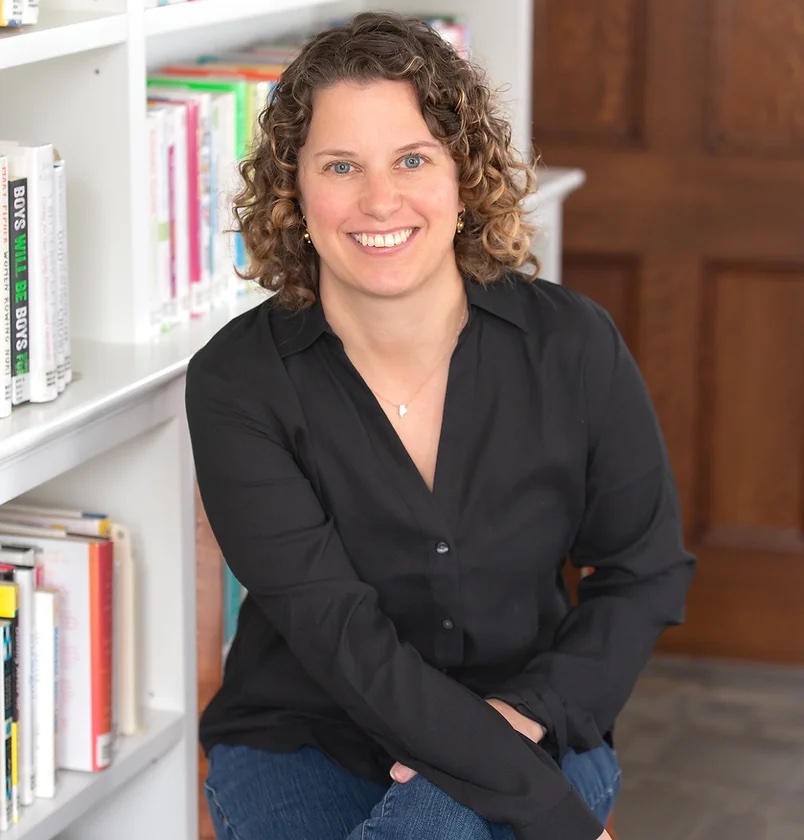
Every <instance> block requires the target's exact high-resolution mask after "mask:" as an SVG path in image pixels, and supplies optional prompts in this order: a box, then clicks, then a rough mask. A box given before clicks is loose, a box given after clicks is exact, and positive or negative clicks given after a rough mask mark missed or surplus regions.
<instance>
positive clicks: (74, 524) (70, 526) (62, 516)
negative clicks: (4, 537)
mask: <svg viewBox="0 0 804 840" xmlns="http://www.w3.org/2000/svg"><path fill="white" fill-rule="evenodd" d="M0 521H4V522H12V523H15V522H16V523H19V524H20V525H33V526H36V527H39V528H53V529H55V530H59V531H65V532H66V533H68V534H78V535H83V536H86V537H109V536H111V534H112V522H111V520H110V519H109V517H108V515H107V514H105V513H92V512H90V511H85V510H71V509H70V508H56V507H47V506H40V505H25V504H18V503H16V502H7V503H6V504H4V505H0Z"/></svg>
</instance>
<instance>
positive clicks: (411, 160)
mask: <svg viewBox="0 0 804 840" xmlns="http://www.w3.org/2000/svg"><path fill="white" fill-rule="evenodd" d="M423 162H424V161H423V160H422V156H421V155H407V156H406V157H404V158H402V165H403V166H404V168H405V169H418V168H419V167H420V166H421V165H422V163H423Z"/></svg>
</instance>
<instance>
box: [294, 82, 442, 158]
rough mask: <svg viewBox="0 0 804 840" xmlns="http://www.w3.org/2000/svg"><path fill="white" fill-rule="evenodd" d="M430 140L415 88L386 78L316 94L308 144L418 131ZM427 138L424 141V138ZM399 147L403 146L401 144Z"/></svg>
mask: <svg viewBox="0 0 804 840" xmlns="http://www.w3.org/2000/svg"><path fill="white" fill-rule="evenodd" d="M422 131H423V132H424V135H423V137H430V136H431V135H430V131H429V130H428V128H427V123H426V122H425V120H424V117H423V116H422V112H421V109H420V107H419V103H418V101H417V99H416V94H415V91H414V89H413V86H412V85H410V84H409V83H408V82H395V81H388V80H385V79H382V80H377V81H371V82H337V83H335V84H333V85H329V86H327V87H325V88H319V89H318V90H316V91H315V92H314V93H313V114H312V119H311V121H310V128H309V132H308V136H307V141H308V142H312V143H315V142H317V141H322V142H327V143H329V142H331V140H333V139H334V138H335V137H342V138H344V139H352V140H354V141H357V140H369V139H371V138H378V137H388V138H391V137H393V136H394V135H396V139H397V140H402V141H404V140H407V139H413V138H408V137H406V136H405V137H399V134H400V132H402V133H404V134H407V133H409V132H416V133H419V134H421V132H422ZM420 139H423V138H420ZM397 145H399V144H398V143H397Z"/></svg>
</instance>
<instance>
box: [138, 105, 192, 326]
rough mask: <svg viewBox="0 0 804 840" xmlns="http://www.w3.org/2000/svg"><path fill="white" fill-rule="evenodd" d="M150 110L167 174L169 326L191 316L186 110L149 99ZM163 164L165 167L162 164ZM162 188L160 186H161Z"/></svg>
mask: <svg viewBox="0 0 804 840" xmlns="http://www.w3.org/2000/svg"><path fill="white" fill-rule="evenodd" d="M148 108H149V111H150V112H161V113H162V115H163V118H164V119H163V122H164V126H163V131H164V148H163V150H162V152H161V154H162V155H163V156H164V158H163V160H161V161H160V162H159V165H160V166H161V167H162V168H163V175H162V177H165V176H166V179H165V181H166V184H165V186H166V195H167V219H168V225H167V232H168V253H169V262H168V268H169V284H168V285H167V287H166V288H165V296H166V300H165V321H166V323H167V324H168V325H172V324H176V323H180V322H185V321H187V320H189V317H190V240H189V221H190V207H189V183H188V180H189V173H188V170H187V155H188V149H187V147H188V133H187V111H186V109H185V108H184V107H183V105H181V104H176V103H173V102H165V101H163V102H157V101H155V100H152V99H149V100H148ZM165 164H166V166H165ZM160 188H161V185H160Z"/></svg>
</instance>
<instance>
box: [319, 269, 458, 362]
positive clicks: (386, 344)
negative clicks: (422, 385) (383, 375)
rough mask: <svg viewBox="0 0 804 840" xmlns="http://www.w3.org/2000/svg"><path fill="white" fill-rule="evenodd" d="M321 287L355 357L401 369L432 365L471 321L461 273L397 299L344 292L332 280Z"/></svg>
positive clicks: (329, 316)
mask: <svg viewBox="0 0 804 840" xmlns="http://www.w3.org/2000/svg"><path fill="white" fill-rule="evenodd" d="M319 291H320V295H321V304H322V306H323V308H324V312H325V314H326V317H327V321H328V323H329V325H330V327H332V329H333V331H334V332H335V334H336V335H337V336H338V337H339V338H340V339H341V341H342V342H343V345H344V349H345V350H346V353H347V355H348V356H349V357H350V358H352V359H353V361H355V360H357V359H360V360H366V361H369V360H370V361H372V362H375V363H376V364H380V365H389V366H392V367H394V368H397V369H400V370H401V369H405V368H407V369H415V368H417V367H419V366H421V365H425V366H426V365H429V364H431V363H432V360H433V356H434V355H438V354H440V353H443V352H444V348H445V346H446V345H447V344H450V343H454V342H455V341H456V340H457V337H458V334H459V331H460V328H461V327H462V326H463V324H464V322H465V320H466V317H465V316H466V307H467V303H466V292H465V290H464V286H463V281H462V280H461V278H460V275H458V276H457V282H455V283H452V284H446V283H445V284H441V285H440V286H439V287H438V288H437V289H429V288H423V289H421V290H418V291H417V292H414V293H411V294H409V295H406V296H403V297H395V298H384V297H380V296H376V295H375V296H371V295H366V294H362V293H359V292H351V291H349V292H346V293H344V292H343V291H342V290H341V289H340V288H338V287H335V284H331V285H329V284H326V283H325V284H322V286H321V288H320V290H319Z"/></svg>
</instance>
